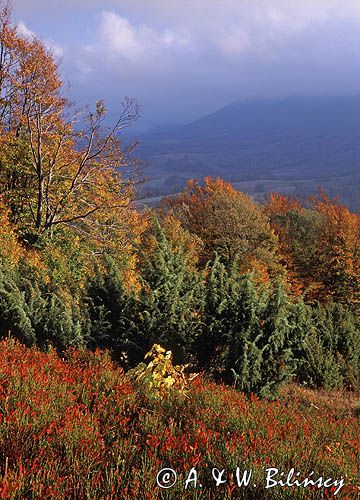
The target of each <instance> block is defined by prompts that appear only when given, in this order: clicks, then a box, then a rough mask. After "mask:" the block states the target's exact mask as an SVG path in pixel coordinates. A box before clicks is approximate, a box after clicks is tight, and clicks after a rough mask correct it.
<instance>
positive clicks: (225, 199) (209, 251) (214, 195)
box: [162, 177, 279, 274]
mask: <svg viewBox="0 0 360 500" xmlns="http://www.w3.org/2000/svg"><path fill="white" fill-rule="evenodd" d="M162 208H163V209H164V210H172V211H173V212H174V214H175V216H176V217H177V218H179V220H180V221H181V222H182V224H183V226H184V228H185V229H187V230H188V231H190V233H193V234H195V235H197V236H198V237H199V238H200V239H201V240H202V241H203V243H204V249H203V252H202V262H203V264H205V263H206V262H207V261H208V260H211V259H213V258H214V254H215V252H216V253H217V254H218V255H219V256H220V257H221V259H222V261H223V262H224V264H226V265H227V266H228V265H230V264H231V263H232V262H234V260H235V258H237V259H238V263H239V265H240V268H241V270H242V271H243V272H246V271H248V270H249V269H250V268H251V267H252V263H251V261H252V260H253V259H254V258H256V259H258V260H259V261H260V262H261V263H263V264H265V265H266V267H267V268H268V269H273V270H274V269H275V268H276V269H277V266H276V260H277V258H276V246H277V241H276V237H275V236H274V234H273V233H272V231H271V228H270V225H269V223H268V221H267V218H266V217H265V216H264V214H263V213H262V212H261V209H260V207H259V206H258V205H257V204H256V203H255V202H254V201H253V200H252V199H251V198H250V196H248V195H247V194H245V193H241V192H240V191H237V190H235V189H234V188H233V187H232V186H231V184H229V183H227V182H225V181H223V180H221V179H212V178H210V177H206V178H205V179H204V184H203V185H202V184H200V183H198V182H196V181H194V180H191V181H189V182H188V184H187V187H186V189H185V190H184V191H183V192H182V193H180V194H179V195H177V196H175V197H171V198H165V199H164V200H163V202H162ZM277 271H279V269H277ZM270 274H271V273H270Z"/></svg>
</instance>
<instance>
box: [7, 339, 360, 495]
mask: <svg viewBox="0 0 360 500" xmlns="http://www.w3.org/2000/svg"><path fill="white" fill-rule="evenodd" d="M309 394H310V392H306V391H302V390H300V389H297V388H295V387H294V388H292V389H291V390H289V389H288V390H287V391H285V392H284V393H283V395H282V398H281V400H279V401H273V402H268V401H261V400H259V399H257V398H256V397H251V398H247V397H246V396H244V395H243V394H241V393H238V392H236V391H235V390H233V389H230V388H225V387H224V386H221V385H216V384H213V383H209V382H206V381H205V380H204V379H202V378H200V377H199V378H197V379H195V380H194V381H193V382H192V384H191V387H190V392H189V397H188V398H186V399H184V398H183V397H181V396H180V395H176V393H174V394H172V395H170V396H169V397H165V396H164V397H163V398H162V399H160V400H157V399H154V398H152V396H151V394H150V395H149V394H145V393H144V392H143V391H142V390H140V389H136V388H134V387H132V386H131V385H130V384H129V383H128V381H127V380H126V378H125V375H124V373H123V372H122V371H121V370H120V369H118V368H116V367H115V366H114V365H113V364H112V362H111V360H110V359H109V357H108V356H107V355H106V354H103V353H96V354H91V353H89V352H82V351H69V352H68V353H67V355H66V359H60V358H59V357H57V355H56V354H55V353H54V352H50V353H43V352H40V351H38V350H35V349H28V348H25V347H23V346H22V345H20V344H18V343H16V342H14V341H12V340H5V341H2V342H1V343H0V467H1V469H0V496H1V498H11V499H33V498H41V499H43V498H44V499H45V498H56V499H59V500H60V499H71V498H76V499H104V500H106V499H125V500H126V499H130V498H136V499H157V498H169V499H176V500H178V499H183V498H193V499H200V498H204V499H205V498H206V499H225V498H250V499H258V498H259V499H262V498H274V499H275V498H288V499H292V498H332V497H333V491H330V490H326V489H321V490H318V489H316V488H315V489H312V490H311V489H306V490H304V489H300V488H280V487H276V488H273V489H271V490H265V489H264V479H263V478H264V472H263V470H264V467H267V466H268V467H269V466H273V467H277V468H279V469H281V470H283V471H286V472H287V471H288V470H290V468H291V467H295V468H296V470H297V471H300V472H301V474H302V476H304V477H306V476H307V475H308V474H309V473H310V472H311V471H312V470H314V471H315V474H314V475H324V476H326V477H329V476H331V477H333V478H341V477H344V478H345V481H346V486H345V487H344V488H343V489H342V490H341V493H339V495H338V496H337V498H343V499H344V498H349V499H350V498H358V494H359V490H358V488H357V486H360V472H359V463H360V460H359V459H360V456H359V455H360V440H359V429H360V422H359V416H358V414H356V408H355V409H353V408H351V407H350V406H349V407H346V405H342V404H340V403H339V400H334V405H333V407H332V406H331V404H330V405H329V404H328V402H329V395H328V396H327V397H326V398H325V397H324V398H321V397H319V398H318V399H317V400H316V404H315V405H314V404H312V400H311V398H314V397H315V396H314V394H315V393H312V396H311V397H310V396H309ZM330 401H331V400H330ZM335 403H336V404H335ZM165 466H168V467H173V468H174V469H176V470H177V472H178V478H179V480H178V483H177V485H176V486H175V487H174V488H172V489H169V490H161V489H160V488H159V487H158V486H157V485H156V474H157V472H158V471H159V470H160V469H161V468H163V467H165ZM193 466H194V467H196V469H197V472H198V474H199V477H200V479H201V483H202V485H203V487H202V488H200V487H198V488H196V489H193V488H191V486H190V487H189V489H188V490H187V491H185V490H184V481H185V479H186V477H187V473H188V471H189V470H190V468H191V467H193ZM237 466H240V467H241V469H242V470H243V469H245V468H248V469H250V468H251V469H253V480H252V483H256V484H257V485H258V486H256V487H254V486H253V485H251V486H249V487H248V488H238V487H237V485H236V483H235V479H234V477H232V476H231V472H234V470H235V468H236V467H237ZM212 467H217V468H225V469H226V470H227V476H226V477H227V479H228V480H227V483H226V484H224V485H221V486H219V487H218V488H216V487H215V484H214V481H213V480H212V478H211V468H212Z"/></svg>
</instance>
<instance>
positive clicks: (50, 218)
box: [0, 7, 360, 395]
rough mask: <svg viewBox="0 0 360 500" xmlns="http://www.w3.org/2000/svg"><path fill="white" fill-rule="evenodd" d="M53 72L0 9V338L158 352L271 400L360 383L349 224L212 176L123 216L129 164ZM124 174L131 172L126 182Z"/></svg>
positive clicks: (130, 189)
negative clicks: (304, 387) (293, 383)
mask: <svg viewBox="0 0 360 500" xmlns="http://www.w3.org/2000/svg"><path fill="white" fill-rule="evenodd" d="M62 92H63V86H62V82H61V79H60V76H59V70H58V66H57V63H56V60H55V58H54V56H53V54H52V53H51V51H49V50H47V49H46V47H45V46H44V45H43V43H42V42H41V41H40V40H37V39H34V38H31V39H29V38H24V37H23V36H22V35H21V34H19V32H18V30H17V28H16V26H14V24H13V23H12V21H11V13H10V9H9V8H8V7H4V8H3V9H2V10H1V11H0V96H1V99H0V132H1V136H0V197H1V198H0V335H1V336H2V337H4V336H8V335H11V336H14V337H16V338H18V339H20V340H21V341H22V342H24V343H25V344H26V345H29V346H30V345H38V346H41V347H44V348H46V347H48V346H53V347H54V348H56V349H57V350H58V351H59V352H62V351H64V350H65V349H66V348H67V347H69V346H75V345H76V346H83V347H88V348H91V349H95V348H97V347H101V348H107V349H110V350H111V352H112V353H113V356H114V357H115V358H116V359H117V360H118V361H119V363H121V364H122V365H123V366H124V367H126V368H131V367H133V366H134V365H135V364H136V363H138V362H139V361H141V360H142V359H143V356H144V354H145V353H146V352H147V351H148V350H149V349H150V347H151V346H152V344H153V343H160V344H162V345H163V346H164V347H166V348H168V349H171V350H172V351H173V353H174V356H175V360H176V361H177V362H180V363H188V364H189V365H190V366H189V369H190V370H193V371H202V370H204V371H206V372H207V373H208V374H209V375H211V376H213V377H214V378H216V379H219V380H220V379H221V380H224V381H226V382H227V383H230V384H231V383H236V385H237V387H239V388H240V389H241V390H244V391H246V392H256V393H258V394H262V395H270V394H273V393H274V392H276V390H277V388H278V387H279V386H280V384H281V383H283V382H284V381H287V380H291V379H293V380H297V381H298V382H300V383H306V384H309V385H312V386H317V387H337V386H341V385H345V386H347V387H351V388H356V387H359V378H360V330H359V301H360V238H359V235H360V218H359V216H358V215H356V214H354V213H352V212H350V211H349V210H348V209H347V208H346V207H344V206H342V205H340V204H339V203H337V202H336V200H331V199H329V198H328V197H327V196H326V195H325V194H323V193H319V195H318V196H316V197H313V198H311V199H309V200H308V202H307V203H306V204H303V203H300V202H299V201H298V200H296V199H291V198H288V197H285V196H282V195H278V194H273V195H270V196H269V197H268V198H267V199H265V200H264V202H263V203H262V204H261V205H259V204H257V203H255V202H254V201H253V200H252V199H251V198H250V197H249V196H248V195H246V194H244V193H241V192H239V191H237V190H235V189H234V188H233V187H232V186H231V184H229V183H226V182H224V181H222V180H221V179H211V178H206V179H204V181H202V182H196V181H189V183H188V185H187V187H186V188H185V189H184V191H183V192H182V193H181V194H179V195H177V196H175V197H168V198H166V199H164V200H163V201H162V203H161V206H160V207H159V208H158V209H156V210H136V208H135V207H134V205H133V202H132V200H133V198H134V194H135V186H136V182H135V180H134V179H135V177H133V176H131V175H129V171H130V172H132V173H133V174H134V176H135V173H136V171H137V167H138V161H137V160H136V158H134V156H133V149H134V148H133V147H128V148H124V146H123V144H122V141H121V137H120V136H119V132H120V131H121V129H122V128H123V127H125V126H127V125H129V124H130V123H131V122H132V121H134V120H135V119H136V117H137V116H138V112H139V110H138V106H137V104H136V102H135V101H134V100H132V99H126V100H125V101H124V105H123V109H122V111H121V113H120V116H119V119H118V121H117V122H116V124H115V125H114V126H113V127H112V128H110V129H107V128H106V127H105V116H106V109H105V106H104V104H103V103H102V102H101V101H100V102H98V103H97V105H96V107H95V110H94V111H91V110H85V111H84V113H83V115H82V122H83V123H85V125H84V128H83V129H81V130H80V129H79V127H78V126H75V124H77V123H78V122H79V115H78V113H74V112H73V111H72V107H71V106H70V104H69V103H68V101H67V100H66V98H65V97H64V96H63V93H62ZM125 172H126V175H123V173H125Z"/></svg>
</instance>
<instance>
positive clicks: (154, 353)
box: [126, 344, 187, 399]
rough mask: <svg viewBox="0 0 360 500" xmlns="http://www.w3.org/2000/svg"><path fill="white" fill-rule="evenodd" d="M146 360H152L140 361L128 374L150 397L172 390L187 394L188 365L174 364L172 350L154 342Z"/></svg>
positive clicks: (158, 396) (183, 394) (159, 396)
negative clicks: (186, 371) (166, 349)
mask: <svg viewBox="0 0 360 500" xmlns="http://www.w3.org/2000/svg"><path fill="white" fill-rule="evenodd" d="M145 360H150V361H149V363H148V364H146V362H144V363H140V364H139V365H138V366H136V367H135V368H133V369H132V370H130V371H128V372H127V374H126V376H127V377H128V378H129V380H130V381H132V382H133V383H134V384H136V385H139V386H141V387H143V388H144V391H145V393H146V395H147V396H148V397H151V398H155V399H159V398H162V397H166V395H167V394H169V393H170V391H171V390H175V391H176V392H177V394H179V395H181V396H186V393H187V391H186V387H187V381H186V378H185V373H184V371H185V369H186V366H173V364H172V353H171V351H165V349H163V348H162V347H161V346H160V345H158V344H154V345H153V346H152V348H151V349H150V351H149V352H148V353H146V355H145Z"/></svg>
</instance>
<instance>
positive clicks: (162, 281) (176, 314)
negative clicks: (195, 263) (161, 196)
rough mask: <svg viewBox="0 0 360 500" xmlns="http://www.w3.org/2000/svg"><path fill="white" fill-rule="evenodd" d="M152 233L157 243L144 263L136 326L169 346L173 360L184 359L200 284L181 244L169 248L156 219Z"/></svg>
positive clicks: (196, 313) (197, 314) (198, 307)
mask: <svg viewBox="0 0 360 500" xmlns="http://www.w3.org/2000/svg"><path fill="white" fill-rule="evenodd" d="M153 232H154V235H155V237H156V240H157V243H158V245H157V247H156V249H155V250H154V252H153V254H152V255H150V256H147V257H146V259H145V262H144V271H143V287H142V290H141V293H140V296H139V299H138V300H139V301H140V302H141V308H140V309H141V310H140V311H139V313H138V322H137V327H138V331H139V333H140V334H142V335H144V336H148V337H149V338H151V339H153V340H154V341H156V342H157V343H160V344H161V345H163V346H164V347H165V348H167V349H170V350H171V351H172V352H173V355H174V359H175V360H176V362H183V361H184V360H185V358H186V355H187V353H189V352H190V351H191V347H192V344H193V342H194V340H195V337H196V334H197V331H198V328H199V323H200V310H201V283H200V279H199V277H198V276H197V274H196V272H195V271H192V270H190V269H189V268H188V266H186V265H185V259H184V256H183V254H182V249H181V247H179V248H178V249H175V250H172V249H171V246H170V244H169V242H168V240H167V238H166V237H165V234H164V231H163V229H162V228H161V226H160V224H159V221H158V220H157V219H155V220H154V223H153Z"/></svg>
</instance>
